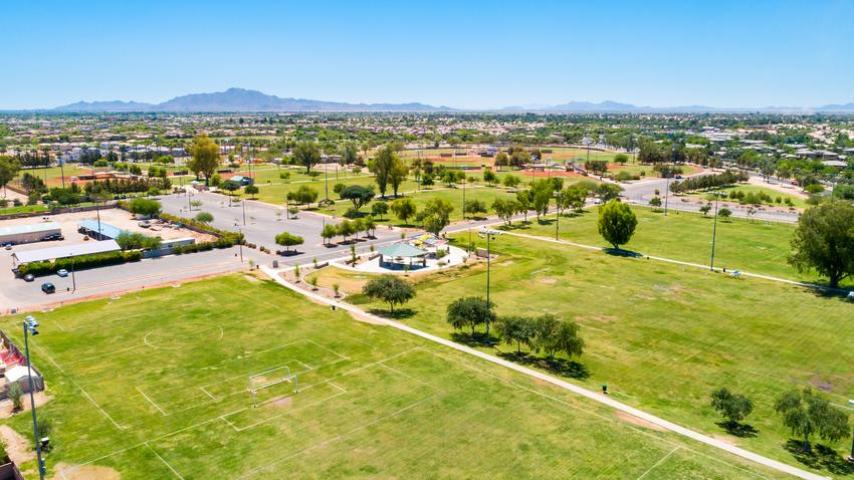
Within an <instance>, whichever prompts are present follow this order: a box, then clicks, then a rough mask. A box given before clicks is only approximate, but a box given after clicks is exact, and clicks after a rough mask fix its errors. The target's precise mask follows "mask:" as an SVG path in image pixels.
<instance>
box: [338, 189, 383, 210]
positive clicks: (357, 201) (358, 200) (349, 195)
mask: <svg viewBox="0 0 854 480" xmlns="http://www.w3.org/2000/svg"><path fill="white" fill-rule="evenodd" d="M374 195H375V194H374V189H373V188H370V187H364V186H362V185H350V186H349V187H346V188H344V190H341V198H342V199H345V200H350V201H351V202H353V208H355V209H356V210H359V209H360V208H362V206H363V205H366V204H367V203H369V202H370V201H371V200H373V198H374Z"/></svg>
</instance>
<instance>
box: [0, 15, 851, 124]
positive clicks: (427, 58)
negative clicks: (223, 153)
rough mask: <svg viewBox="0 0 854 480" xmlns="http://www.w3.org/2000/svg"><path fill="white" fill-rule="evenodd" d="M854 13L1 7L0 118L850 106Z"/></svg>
mask: <svg viewBox="0 0 854 480" xmlns="http://www.w3.org/2000/svg"><path fill="white" fill-rule="evenodd" d="M852 18H854V1H849V0H837V1H831V0H828V1H821V0H815V1H808V0H803V1H786V0H767V1H764V0H750V1H743V0H742V1H727V0H716V1H705V2H701V1H694V0H682V1H656V0H648V1H637V2H627V1H625V2H624V1H610V2H608V1H589V0H587V1H583V2H574V1H568V0H567V1H554V2H549V1H538V0H526V1H519V2H478V1H442V0H439V1H427V2H410V1H404V0H400V1H398V2H370V1H362V2H357V1H351V2H333V1H328V2H319V1H318V2H309V1H300V2H286V1H261V0H256V1H252V0H246V1H239V2H238V1H232V2H226V1H218V0H208V1H191V0H182V1H178V0H172V1H160V0H148V1H84V0H79V1H77V0H75V1H67V0H63V1H53V0H40V1H32V0H3V2H2V4H0V19H2V23H0V25H2V28H0V109H15V108H41V107H52V106H57V105H60V104H65V103H70V102H74V101H77V100H114V99H120V100H137V101H147V102H159V101H163V100H166V99H168V98H171V97H173V96H176V95H181V94H185V93H197V92H210V91H220V90H224V89H226V88H229V87H233V86H234V87H242V88H251V89H257V90H261V91H263V92H265V93H271V94H276V95H279V96H283V97H301V98H313V99H320V100H335V101H349V102H408V101H420V102H425V103H430V104H434V105H449V106H455V107H464V108H488V107H496V106H506V105H529V104H554V103H562V102H566V101H570V100H587V101H602V100H615V101H621V102H628V103H634V104H638V105H651V106H675V105H688V104H704V105H710V106H717V107H726V106H732V107H735V106H745V107H751V106H767V105H787V106H813V105H821V104H826V103H837V102H838V103H845V102H851V101H854V47H852V45H854V23H852Z"/></svg>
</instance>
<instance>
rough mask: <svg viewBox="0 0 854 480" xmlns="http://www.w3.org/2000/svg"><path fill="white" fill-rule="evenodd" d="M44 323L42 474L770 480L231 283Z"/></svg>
mask: <svg viewBox="0 0 854 480" xmlns="http://www.w3.org/2000/svg"><path fill="white" fill-rule="evenodd" d="M166 306H169V308H165V307H166ZM38 318H39V320H40V321H41V324H42V327H41V335H39V336H38V337H36V338H35V339H33V342H32V343H31V345H32V348H33V359H34V362H35V364H36V365H37V366H38V367H39V368H40V369H41V371H42V372H44V374H45V375H46V378H47V384H48V388H49V392H50V394H51V395H52V396H53V399H52V400H51V401H50V402H49V403H48V404H46V405H45V406H43V407H42V408H41V409H40V411H39V413H40V415H41V416H42V417H46V418H50V419H51V420H52V422H53V425H54V428H53V433H52V434H51V438H52V443H53V445H54V449H53V451H52V452H50V453H49V454H48V455H47V462H48V466H49V469H50V472H49V475H54V474H57V473H58V471H59V469H60V468H62V472H63V474H60V475H57V476H56V477H54V478H65V476H68V477H69V478H71V476H72V475H77V476H75V477H73V478H113V477H111V476H108V475H107V474H105V472H104V470H100V471H98V470H94V469H93V467H100V468H102V469H103V468H109V469H113V470H115V471H117V473H118V474H120V475H121V478H123V479H150V478H184V479H212V478H240V479H242V478H285V477H287V478H319V479H321V478H330V479H331V478H345V477H346V478H490V479H492V478H508V479H509V478H514V479H515V478H537V479H540V478H568V477H574V478H608V479H612V478H625V479H637V478H640V477H642V476H643V477H644V478H674V479H679V478H684V479H697V478H704V479H732V478H779V477H780V476H779V475H775V474H774V473H773V472H769V471H766V470H764V469H760V468H759V467H757V466H756V465H753V464H748V463H746V462H743V461H741V460H739V459H737V458H734V457H730V456H728V455H725V454H723V453H721V452H720V451H713V450H711V449H709V448H707V447H703V446H701V445H697V444H693V443H688V442H687V440H684V439H682V438H680V437H676V436H675V435H672V434H669V433H665V432H660V431H656V430H654V429H651V428H648V427H644V426H641V425H638V424H637V422H631V421H628V420H627V419H625V418H621V417H618V416H616V415H615V414H614V413H613V411H611V410H609V409H606V408H604V407H602V406H599V405H598V404H595V403H592V402H589V401H582V400H581V399H580V398H578V397H575V396H573V395H571V394H568V393H567V392H565V391H562V390H558V389H556V388H553V387H551V386H548V385H544V384H541V383H536V382H534V381H533V380H531V379H530V378H529V377H525V376H522V375H519V374H516V373H514V372H511V371H509V370H507V369H504V368H501V367H498V366H495V365H492V364H488V363H485V362H483V361H481V360H478V359H475V358H472V357H469V356H465V355H464V354H461V353H458V352H454V351H452V350H449V349H447V348H444V347H440V346H436V345H435V344H432V343H427V342H426V341H425V340H422V339H419V338H417V337H413V336H409V335H407V334H405V333H403V332H400V331H397V330H394V329H390V328H388V327H379V326H374V325H369V324H365V323H361V322H357V321H355V320H353V319H351V318H349V317H348V316H346V315H345V314H344V313H342V312H341V311H338V312H333V311H331V310H329V309H327V308H324V307H321V306H318V305H315V304H312V303H310V302H308V301H306V300H303V299H302V298H300V297H298V296H296V294H293V293H290V292H289V291H287V290H285V289H283V288H281V287H279V286H278V285H275V284H274V283H272V282H268V281H258V280H255V279H252V280H249V279H248V278H245V277H244V276H241V275H232V276H228V277H222V278H219V279H213V280H206V281H201V282H196V283H189V284H185V285H183V286H181V287H179V288H172V287H167V288H163V289H154V290H147V291H145V292H141V293H133V294H129V295H126V296H125V297H124V298H121V299H105V300H99V301H94V302H89V303H82V304H76V305H71V306H66V307H63V308H60V309H57V310H55V311H52V312H49V313H42V314H39V315H38ZM19 321H20V317H12V318H6V319H4V321H3V324H4V327H5V330H6V331H7V332H9V333H10V335H11V336H12V337H13V339H15V340H17V341H20V335H19V334H18V330H19V328H18V327H17V325H18V322H19ZM285 367H288V368H289V369H290V372H291V373H295V374H297V380H298V381H297V382H294V381H292V380H291V381H285V382H281V383H275V382H276V381H277V380H278V381H280V380H283V379H284V378H285V376H284V374H285V373H286V369H285ZM250 375H255V377H254V378H256V379H257V380H258V382H256V385H260V383H261V381H264V382H267V384H268V385H269V386H268V388H264V389H260V390H259V391H258V393H257V406H253V402H252V399H251V396H250V394H249V392H248V391H247V390H248V385H249V382H250V380H249V378H250ZM297 385H298V390H299V391H298V392H296V390H297ZM29 421H30V418H29V416H28V415H26V414H21V415H18V416H16V417H14V418H13V419H12V420H11V421H9V423H11V424H12V426H13V427H14V428H15V429H16V430H18V431H19V432H20V433H21V434H23V435H28V434H27V431H28V429H29V428H30V424H29ZM33 465H34V462H30V463H28V464H26V465H24V468H25V469H29V470H30V473H29V474H30V475H34V473H32V469H33ZM75 472H76V473H75ZM96 473H97V475H96Z"/></svg>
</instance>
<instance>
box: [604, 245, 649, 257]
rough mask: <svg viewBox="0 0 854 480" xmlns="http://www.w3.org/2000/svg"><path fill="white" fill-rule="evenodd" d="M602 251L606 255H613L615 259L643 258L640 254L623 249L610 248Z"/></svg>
mask: <svg viewBox="0 0 854 480" xmlns="http://www.w3.org/2000/svg"><path fill="white" fill-rule="evenodd" d="M602 251H603V252H605V253H607V254H608V255H613V256H615V257H630V258H640V257H643V256H644V255H643V254H642V253H640V252H635V251H633V250H626V249H623V248H611V247H605V248H603V249H602Z"/></svg>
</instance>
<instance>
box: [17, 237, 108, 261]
mask: <svg viewBox="0 0 854 480" xmlns="http://www.w3.org/2000/svg"><path fill="white" fill-rule="evenodd" d="M118 250H121V247H119V244H118V243H116V241H115V240H104V241H103V242H87V243H78V244H76V245H61V246H58V247H49V248H40V249H38V250H24V251H21V252H15V253H13V254H12V257H14V258H15V261H17V262H18V263H30V262H40V261H43V260H54V259H57V258H69V257H78V256H80V255H90V254H93V253H106V252H115V251H118Z"/></svg>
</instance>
